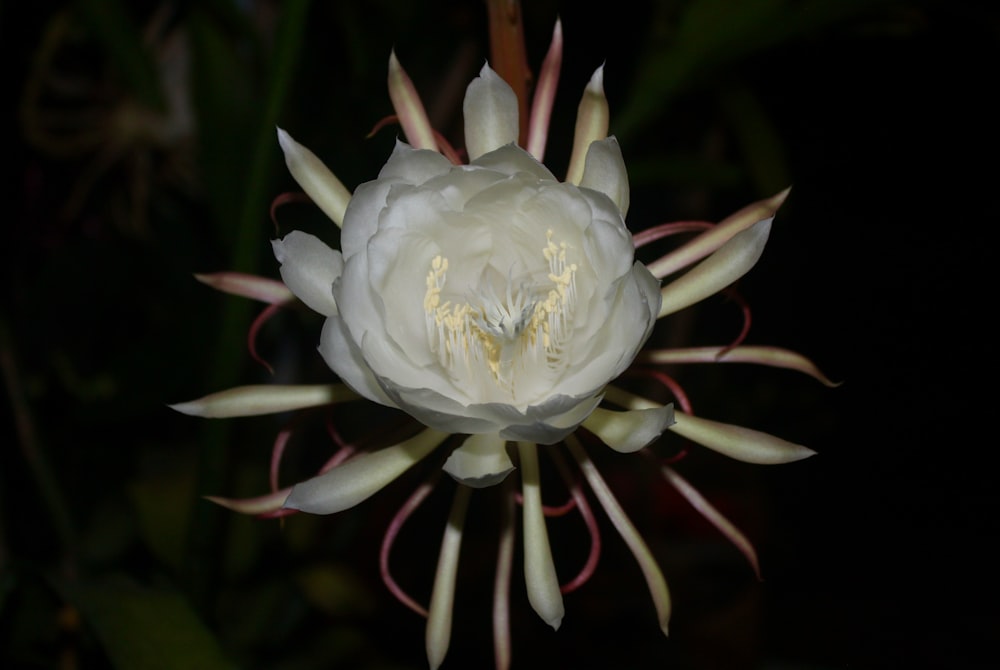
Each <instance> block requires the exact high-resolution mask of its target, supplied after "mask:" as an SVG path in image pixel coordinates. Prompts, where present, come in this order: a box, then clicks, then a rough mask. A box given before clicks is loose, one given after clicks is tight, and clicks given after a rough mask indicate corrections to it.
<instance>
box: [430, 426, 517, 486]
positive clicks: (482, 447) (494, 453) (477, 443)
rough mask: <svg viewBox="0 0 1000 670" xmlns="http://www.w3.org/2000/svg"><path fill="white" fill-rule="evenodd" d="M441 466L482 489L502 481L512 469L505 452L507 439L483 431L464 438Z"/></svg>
mask: <svg viewBox="0 0 1000 670" xmlns="http://www.w3.org/2000/svg"><path fill="white" fill-rule="evenodd" d="M441 469H442V470H444V471H445V472H447V473H448V474H449V475H451V476H452V477H454V478H455V480H456V481H458V482H459V483H460V484H465V485H466V486H471V487H472V488H475V489H481V488H486V487H487V486H493V485H494V484H499V483H500V482H502V481H503V480H504V479H505V478H506V477H507V475H509V474H510V473H511V471H513V470H514V463H513V462H512V461H511V460H510V456H509V455H508V454H507V440H505V439H503V438H501V437H500V436H499V435H497V434H495V433H493V434H486V433H484V434H480V435H470V436H469V437H468V438H466V440H465V442H463V443H462V446H460V447H458V448H457V449H455V451H453V452H451V455H450V456H448V460H446V461H445V462H444V466H443V467H442V468H441Z"/></svg>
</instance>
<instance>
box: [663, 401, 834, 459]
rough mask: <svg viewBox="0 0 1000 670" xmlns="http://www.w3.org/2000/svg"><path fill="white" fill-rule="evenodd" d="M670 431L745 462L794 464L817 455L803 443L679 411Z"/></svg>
mask: <svg viewBox="0 0 1000 670" xmlns="http://www.w3.org/2000/svg"><path fill="white" fill-rule="evenodd" d="M675 419H676V422H675V423H674V425H672V426H670V430H672V431H673V432H675V433H677V434H678V435H681V436H683V437H686V438H687V439H689V440H691V441H692V442H697V443H698V444H700V445H702V446H704V447H708V448H709V449H712V450H713V451H717V452H719V453H720V454H724V455H726V456H729V457H730V458H735V459H736V460H738V461H744V462H746V463H760V464H764V465H774V464H779V463H791V462H793V461H799V460H802V459H803V458H808V457H810V456H813V455H815V454H816V452H815V451H813V450H812V449H809V448H808V447H803V446H802V445H800V444H793V443H791V442H786V441H785V440H782V439H781V438H780V437H775V436H774V435H768V434H767V433H762V432H760V431H759V430H751V429H750V428H743V427H742V426H734V425H732V424H728V423H720V422H718V421H710V420H708V419H702V418H700V417H697V416H692V415H690V414H684V413H683V412H678V413H677V415H676V417H675Z"/></svg>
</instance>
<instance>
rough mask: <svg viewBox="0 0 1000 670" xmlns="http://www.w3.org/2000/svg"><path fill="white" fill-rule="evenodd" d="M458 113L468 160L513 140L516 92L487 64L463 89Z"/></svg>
mask: <svg viewBox="0 0 1000 670" xmlns="http://www.w3.org/2000/svg"><path fill="white" fill-rule="evenodd" d="M462 115H463V116H464V117H465V149H466V151H468V153H469V160H470V161H473V160H475V159H477V158H479V157H480V156H482V155H483V154H485V153H489V152H490V151H493V150H494V149H499V148H500V147H502V146H503V145H505V144H510V143H511V142H516V141H517V133H518V120H517V115H518V111H517V96H516V95H514V90H513V89H512V88H511V87H510V86H508V85H507V82H505V81H504V80H503V79H501V78H500V75H498V74H497V73H496V72H494V71H493V70H492V69H490V66H489V65H488V64H487V65H484V66H483V69H482V70H481V71H480V72H479V76H478V77H476V78H475V79H473V80H472V83H471V84H469V87H468V88H467V89H466V91H465V102H464V104H463V105H462Z"/></svg>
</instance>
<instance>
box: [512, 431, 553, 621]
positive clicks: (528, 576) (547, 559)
mask: <svg viewBox="0 0 1000 670" xmlns="http://www.w3.org/2000/svg"><path fill="white" fill-rule="evenodd" d="M536 450H537V447H536V446H535V445H534V444H532V443H530V442H518V443H517V451H518V455H519V456H520V461H521V497H522V499H523V503H522V510H523V525H524V584H525V586H526V587H527V589H528V602H529V603H531V608H532V609H534V610H535V612H536V613H537V614H538V616H540V617H542V620H543V621H545V623H547V624H549V625H550V626H552V627H553V628H554V629H556V630H558V629H559V624H561V623H562V619H563V615H564V614H565V610H564V608H563V601H562V594H561V593H560V592H559V578H558V577H557V576H556V567H555V564H554V563H553V561H552V550H551V548H550V547H549V534H548V532H547V531H546V529H545V515H544V514H543V513H542V492H541V488H540V486H541V482H540V477H539V472H538V453H537V451H536Z"/></svg>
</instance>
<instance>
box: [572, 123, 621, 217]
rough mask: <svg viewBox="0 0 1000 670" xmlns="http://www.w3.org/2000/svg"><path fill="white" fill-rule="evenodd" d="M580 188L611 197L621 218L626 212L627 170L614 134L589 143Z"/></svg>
mask: <svg viewBox="0 0 1000 670" xmlns="http://www.w3.org/2000/svg"><path fill="white" fill-rule="evenodd" d="M580 188H589V189H593V190H595V191H598V192H600V193H603V194H604V195H606V196H608V197H609V198H611V201H612V202H613V203H615V204H616V205H618V211H620V212H621V213H622V218H623V219H624V218H625V216H626V215H627V214H628V206H629V188H628V171H627V170H626V168H625V159H624V157H622V149H621V146H619V144H618V140H617V139H616V138H615V137H614V136H611V137H607V138H605V139H603V140H597V141H595V142H591V143H590V147H589V148H588V149H587V160H586V162H585V163H584V166H583V177H582V178H581V179H580Z"/></svg>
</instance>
